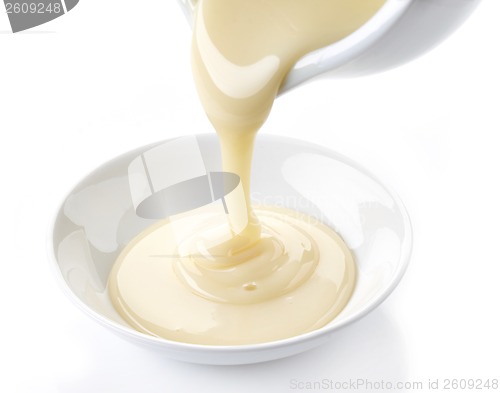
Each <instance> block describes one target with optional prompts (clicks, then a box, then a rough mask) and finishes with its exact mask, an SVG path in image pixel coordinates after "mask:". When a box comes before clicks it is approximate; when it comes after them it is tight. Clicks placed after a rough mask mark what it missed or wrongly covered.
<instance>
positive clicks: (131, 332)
mask: <svg viewBox="0 0 500 393" xmlns="http://www.w3.org/2000/svg"><path fill="white" fill-rule="evenodd" d="M183 136H188V135H183ZM189 136H192V135H189ZM194 136H213V137H216V134H215V133H213V134H212V133H202V134H194ZM176 138H178V137H173V138H167V139H165V140H162V141H158V142H155V143H150V144H146V145H143V146H141V147H139V148H136V149H132V150H129V151H127V152H125V153H122V154H120V155H118V156H116V157H113V158H111V159H109V160H108V161H106V162H104V163H102V164H100V165H99V166H97V167H95V168H94V169H92V170H91V171H90V172H88V173H87V174H86V175H85V176H84V177H83V178H81V179H79V180H78V181H77V182H75V183H74V184H73V186H72V187H71V188H70V189H69V191H67V192H66V193H65V194H64V197H63V198H61V201H60V202H59V203H58V204H57V208H56V212H55V214H53V218H52V221H51V222H50V224H49V228H48V233H47V241H46V245H47V253H48V262H49V264H50V268H51V270H53V272H54V277H55V279H56V281H57V284H58V286H59V287H60V288H61V290H62V292H63V293H64V294H65V295H66V297H67V298H68V299H69V300H70V301H71V302H72V303H73V304H74V305H75V306H77V308H79V309H80V310H81V311H82V312H83V313H84V314H86V315H88V316H89V317H91V318H92V319H93V320H94V321H96V322H98V323H99V324H100V325H101V326H104V327H106V328H108V329H111V330H113V331H115V332H116V333H119V334H121V335H125V336H129V337H131V338H133V339H135V340H140V341H142V342H144V343H146V344H149V345H154V346H156V347H158V346H161V347H163V348H165V349H167V348H168V349H176V350H181V351H182V350H185V351H193V350H197V351H202V352H205V353H211V352H213V353H217V354H222V353H228V354H229V353H236V352H237V353H242V352H247V353H248V352H258V351H267V350H275V349H279V348H284V347H290V346H294V345H300V344H302V343H304V342H308V341H314V340H315V339H320V338H322V337H324V336H328V335H330V334H331V333H333V332H335V331H337V330H340V329H342V328H344V327H346V326H348V325H350V324H352V323H354V322H356V321H358V320H360V319H361V318H363V317H365V316H366V315H368V314H369V313H370V312H372V311H373V310H374V309H376V308H377V307H378V306H379V305H380V304H382V303H383V302H384V301H385V300H386V299H387V297H388V296H389V295H390V294H391V293H392V292H393V291H394V289H395V288H396V287H397V286H398V284H399V283H400V281H401V279H402V278H403V276H404V274H405V272H406V270H407V268H408V265H409V262H410V257H411V252H412V247H413V228H412V224H411V220H410V216H409V214H408V211H407V209H406V207H405V205H404V204H403V202H402V200H401V198H400V197H399V195H398V194H397V193H396V192H395V191H394V190H393V189H392V188H390V187H388V186H387V185H386V184H385V183H384V182H382V181H380V179H379V178H378V177H377V176H376V175H374V174H373V173H372V172H371V171H369V170H368V169H366V168H364V167H363V166H362V165H360V164H358V163H357V162H356V161H354V160H353V159H351V158H349V157H347V156H345V155H343V154H341V153H338V152H336V151H334V150H331V149H329V148H327V147H325V146H321V145H318V144H316V143H312V142H308V141H304V140H301V139H297V138H291V137H286V136H280V135H273V134H262V135H261V134H258V138H259V139H262V138H265V139H279V140H281V141H284V142H286V143H293V144H301V145H302V146H303V145H307V146H309V147H311V148H314V149H316V150H317V151H319V152H322V153H325V154H327V155H330V156H332V155H333V156H335V158H337V159H339V160H341V161H342V162H344V163H345V164H347V165H348V166H350V167H352V168H354V169H356V170H357V171H359V172H361V173H363V174H364V175H366V176H368V177H370V178H371V179H372V180H374V181H375V182H376V183H377V184H378V185H379V186H380V187H382V188H383V189H384V190H385V191H386V192H387V193H388V194H389V195H390V196H391V198H392V199H393V200H394V202H395V204H396V206H397V208H398V209H399V211H400V212H401V216H402V218H403V223H404V229H405V237H404V240H403V242H402V244H401V256H400V258H399V261H400V263H399V264H398V266H397V269H396V271H395V273H394V274H393V276H392V277H391V281H390V282H389V284H387V287H386V288H385V289H384V290H383V292H382V293H381V294H380V295H379V296H378V297H377V298H375V299H373V300H372V301H370V302H368V303H367V305H366V306H365V307H363V308H361V309H360V310H358V311H356V312H355V313H353V314H352V315H351V316H349V317H347V318H345V319H343V320H342V321H341V322H339V323H337V324H334V325H333V326H332V325H331V323H332V322H333V321H335V319H334V320H333V321H331V322H330V323H328V324H327V325H325V326H323V327H321V328H319V329H316V330H313V331H310V332H307V333H303V334H300V335H297V336H293V337H289V338H285V339H281V340H275V341H269V342H263V343H257V344H243V345H204V344H191V343H185V342H180V341H173V340H167V339H164V338H161V337H155V336H151V335H148V334H145V333H141V332H139V331H137V330H135V329H133V328H131V327H128V326H123V325H121V324H119V323H117V322H115V321H112V320H111V319H109V318H107V317H104V316H102V315H101V314H99V313H97V312H96V311H94V310H93V309H92V308H90V307H89V306H88V305H86V304H85V303H84V302H83V301H82V300H80V298H78V296H77V295H76V294H75V293H74V292H73V291H72V290H71V289H70V287H69V286H68V284H67V282H66V280H65V279H64V277H63V274H62V272H61V270H60V268H59V267H58V262H57V257H56V253H55V249H54V238H53V235H54V230H55V227H56V222H57V218H58V216H59V214H60V212H61V210H62V209H63V208H64V203H65V202H66V200H67V198H68V196H69V195H71V193H72V192H73V191H74V190H75V188H77V187H78V185H79V184H81V183H82V182H83V181H84V180H85V179H88V178H89V177H91V176H92V175H93V174H95V173H96V172H97V171H98V170H99V169H100V168H102V167H103V166H106V165H109V164H111V162H112V161H114V160H117V159H119V158H121V157H123V156H126V155H129V154H130V153H132V152H133V151H134V150H141V149H145V148H147V147H148V146H155V145H157V144H161V143H164V142H167V141H169V140H172V139H176Z"/></svg>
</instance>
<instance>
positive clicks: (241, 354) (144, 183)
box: [50, 134, 411, 364]
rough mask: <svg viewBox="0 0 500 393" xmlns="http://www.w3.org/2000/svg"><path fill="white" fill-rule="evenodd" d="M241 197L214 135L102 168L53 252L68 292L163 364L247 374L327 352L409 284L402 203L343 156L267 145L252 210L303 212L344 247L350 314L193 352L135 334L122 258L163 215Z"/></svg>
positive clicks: (75, 204)
mask: <svg viewBox="0 0 500 393" xmlns="http://www.w3.org/2000/svg"><path fill="white" fill-rule="evenodd" d="M220 179H226V181H219V180H220ZM228 179H229V180H228ZM228 185H229V186H228ZM236 187H237V180H235V179H234V178H232V177H231V175H230V174H225V173H224V172H223V171H222V168H221V163H220V151H219V144H218V140H217V137H216V135H215V134H207V135H198V136H190V137H182V138H176V139H172V140H168V141H165V142H161V143H158V144H154V145H150V146H146V147H143V148H140V149H137V150H135V151H132V152H129V153H126V154H124V155H122V156H120V157H117V158H115V159H114V160H112V161H110V162H108V163H106V164H104V165H102V166H101V167H99V168H98V169H97V170H95V171H93V172H92V173H91V174H90V175H88V176H87V177H86V178H85V179H83V180H82V181H81V182H80V183H79V184H78V185H77V186H76V187H75V188H74V189H73V190H72V191H71V192H70V193H69V195H68V196H67V197H66V198H65V200H64V202H63V203H62V206H61V207H60V209H59V211H58V213H57V216H56V219H55V223H54V227H53V232H52V238H51V245H50V249H51V250H52V251H53V260H54V262H55V267H56V271H57V275H58V277H59V278H61V282H62V283H63V287H64V289H65V292H66V293H67V294H68V296H69V297H70V298H71V299H72V300H73V301H74V302H75V303H76V304H77V305H78V306H79V307H80V308H81V309H82V310H83V311H84V312H85V313H86V314H87V315H89V316H90V317H92V318H93V319H95V320H96V321H97V322H99V323H100V324H102V325H103V326H105V327H107V328H109V329H111V330H112V331H113V332H115V333H117V334H119V335H120V336H122V337H123V338H126V339H127V340H129V341H131V342H134V343H136V344H139V345H142V346H146V347H148V348H151V349H153V350H157V351H160V352H162V353H164V354H165V356H168V357H170V358H173V359H178V360H183V361H189V362H194V363H206V364H245V363H256V362H262V361H267V360H272V359H278V358H282V357H286V356H290V355H293V354H297V353H299V352H302V351H305V350H308V349H310V348H313V347H315V346H317V345H320V344H321V343H323V342H325V341H326V340H328V339H329V337H330V336H331V335H332V334H333V333H334V332H335V331H336V330H337V329H339V328H340V327H342V326H345V325H347V324H350V323H352V322H354V321H355V320H357V319H359V318H361V317H362V316H364V315H366V314H367V313H368V312H370V311H371V310H373V309H374V308H375V307H376V306H378V305H379V304H380V303H381V302H382V301H383V300H384V299H385V298H386V297H387V296H388V295H389V294H390V293H391V292H392V290H393V289H394V288H395V287H396V285H397V284H398V283H399V281H400V279H401V278H402V276H403V273H404V271H405V268H406V266H407V264H408V262H409V257H410V251H411V225H410V221H409V218H408V215H407V213H406V210H405V208H404V206H403V204H402V203H401V201H400V200H399V199H398V197H397V196H395V195H394V194H393V193H392V192H390V191H389V190H388V189H387V188H386V187H385V186H383V185H382V184H381V183H380V182H379V181H378V180H377V179H376V178H375V177H373V176H372V175H371V174H370V173H369V172H367V171H366V170H364V169H363V168H360V167H359V166H358V165H357V164H355V163H353V162H351V161H350V160H349V159H347V158H345V157H343V156H341V155H339V154H336V153H334V152H332V151H329V150H327V149H325V148H323V147H319V146H316V145H312V144H309V143H305V142H302V141H297V140H293V139H288V138H283V137H275V136H268V135H259V136H258V138H257V141H256V145H255V156H254V165H253V171H252V200H253V202H254V203H257V204H264V205H277V206H282V207H286V208H291V209H295V210H299V211H301V212H303V213H305V214H308V215H309V216H312V217H313V218H315V219H318V220H320V221H322V222H324V223H326V224H328V225H329V226H331V227H332V228H333V229H335V230H336V231H337V232H338V233H339V234H340V235H341V236H342V237H343V239H344V240H345V242H346V243H347V245H348V246H349V248H350V249H351V250H352V252H353V254H354V256H355V258H356V262H357V266H358V282H357V285H356V289H355V291H354V294H353V296H352V298H351V300H350V301H349V303H348V305H347V306H346V308H345V309H344V310H343V311H342V312H341V314H340V315H339V316H338V317H337V318H336V319H334V320H333V321H332V322H330V323H329V324H327V325H326V326H324V327H323V328H321V329H318V330H316V331H313V332H310V333H306V334H303V335H300V336H296V337H292V338H289V339H285V340H280V341H274V342H269V343H262V344H255V345H239V346H206V345H194V344H186V343H180V342H173V341H168V340H165V339H161V338H157V337H152V336H148V335H146V334H142V333H139V332H137V331H136V330H134V329H132V328H131V327H129V326H128V325H127V323H126V322H125V321H124V320H123V319H122V318H121V317H120V316H119V315H118V314H117V312H116V311H115V310H114V308H113V306H112V305H111V302H110V300H109V297H108V294H107V290H106V285H107V281H108V276H109V274H110V270H111V268H112V266H113V263H114V262H115V260H116V258H117V256H118V255H119V253H120V252H121V250H122V249H123V248H124V247H125V246H126V245H127V244H128V242H129V241H130V240H131V239H133V238H134V237H135V236H136V235H138V234H139V233H140V232H142V231H143V230H144V229H145V228H147V227H148V226H150V225H152V224H154V223H155V222H157V221H158V220H159V219H161V218H163V217H164V216H165V214H175V213H178V212H181V211H186V210H189V209H192V208H195V207H198V206H200V205H204V204H209V203H215V202H216V201H217V200H219V199H221V198H224V195H225V194H227V193H228V192H231V191H233V190H234V189H235V188H236ZM172 190H175V192H173V191H172Z"/></svg>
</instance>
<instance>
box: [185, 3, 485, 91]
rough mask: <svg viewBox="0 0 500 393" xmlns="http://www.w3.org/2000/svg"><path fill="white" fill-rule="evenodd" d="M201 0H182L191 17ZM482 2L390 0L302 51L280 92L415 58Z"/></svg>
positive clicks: (461, 21) (395, 64) (445, 34)
mask: <svg viewBox="0 0 500 393" xmlns="http://www.w3.org/2000/svg"><path fill="white" fill-rule="evenodd" d="M196 1H197V0H178V2H179V4H180V5H181V7H182V9H183V11H184V13H185V15H186V17H187V19H188V21H189V22H190V23H191V22H192V17H193V11H194V6H195V4H196ZM367 1H370V0H367ZM479 2H480V0H387V1H386V3H385V4H384V6H383V7H382V8H381V9H380V10H379V11H378V12H377V13H376V14H375V15H374V16H373V18H371V19H370V20H369V21H368V22H367V23H366V24H364V25H363V26H362V27H361V28H359V29H358V30H357V31H355V32H354V33H352V34H351V35H349V36H347V37H346V38H344V39H342V40H340V41H338V42H335V43H333V44H331V45H328V46H326V47H324V48H321V49H318V50H316V51H314V52H311V53H309V54H307V55H305V56H304V57H302V58H301V59H300V60H299V61H298V62H297V63H296V65H295V67H294V68H293V69H292V70H291V71H290V73H289V74H288V76H287V78H286V80H285V81H284V83H283V84H282V86H281V89H280V92H279V94H283V93H285V92H287V91H289V90H290V89H292V88H294V87H296V86H298V85H299V84H301V83H303V82H305V81H307V80H310V79H312V78H316V77H334V78H339V77H353V76H361V75H367V74H371V73H376V72H380V71H384V70H388V69H391V68H394V67H396V66H399V65H401V64H404V63H406V62H408V61H410V60H413V59H415V58H417V57H419V56H420V55H422V54H424V53H425V52H427V51H428V50H430V49H432V48H433V47H435V46H436V45H437V44H439V43H440V42H441V41H443V40H444V39H445V38H446V37H447V36H449V35H450V34H451V33H453V32H454V31H455V30H456V29H457V28H458V27H459V26H460V25H461V24H462V23H463V22H464V21H465V20H466V19H467V17H468V16H469V15H470V14H471V13H472V12H473V11H474V9H475V8H476V6H477V5H478V4H479Z"/></svg>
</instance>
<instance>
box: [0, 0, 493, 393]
mask: <svg viewBox="0 0 500 393" xmlns="http://www.w3.org/2000/svg"><path fill="white" fill-rule="evenodd" d="M1 12H2V13H0V135H1V142H0V182H1V183H0V187H1V193H0V239H1V240H0V245H1V248H0V250H1V254H0V261H1V262H0V263H1V274H0V313H1V314H0V318H1V319H0V332H1V334H0V359H1V360H2V365H1V368H0V391H1V392H22V393H28V392H29V393H35V392H36V393H54V392H60V393H80V392H81V393H87V392H88V393H90V392H92V393H101V392H102V393H113V392H120V393H128V392H141V393H142V392H145V393H149V392H151V393H156V392H195V391H203V392H208V391H217V392H252V393H255V392H256V391H262V392H289V391H298V390H297V389H295V390H294V389H292V388H293V380H297V381H313V380H321V379H323V378H327V379H332V380H336V381H342V380H348V379H349V378H371V379H374V380H386V381H391V380H392V381H399V380H401V381H413V380H417V381H418V380H422V381H427V380H428V379H429V378H432V379H435V378H441V379H442V380H443V379H445V378H483V379H486V378H499V377H500V357H499V352H500V339H499V332H500V322H499V317H498V314H499V306H498V303H499V300H500V289H499V288H500V285H499V280H500V227H499V224H500V187H499V186H498V184H499V175H498V171H499V168H500V154H499V151H498V150H499V138H498V135H499V132H500V114H499V103H500V75H499V70H500V56H499V43H498V42H499V37H500V23H499V19H498V18H499V15H500V2H499V1H497V0H484V2H483V3H482V4H481V5H480V7H479V9H478V10H477V11H476V13H475V14H474V15H473V16H472V17H471V19H470V20H469V21H468V22H467V23H466V24H465V25H464V26H463V27H462V28H461V29H460V30H459V31H458V32H457V33H456V34H455V35H454V36H453V37H451V38H450V39H449V40H448V41H446V42H445V43H444V44H443V45H441V46H440V47H439V48H438V49H436V50H434V51H433V52H431V53H430V54H428V55H426V56H424V57H422V58H420V59H419V60H417V61H414V62H413V63H411V64H409V65H407V66H404V67H402V68H399V69H397V70H393V71H390V72H387V73H385V74H381V75H377V76H371V77H367V78H363V79H353V80H339V81H322V82H315V83H312V84H309V85H307V86H305V87H303V88H300V89H297V90H295V91H294V92H292V93H290V94H288V95H286V96H283V97H281V98H279V99H278V100H277V102H276V104H275V109H274V111H273V113H272V115H271V118H270V119H269V122H268V123H267V124H266V125H265V127H264V129H263V130H262V132H263V133H272V134H279V135H289V136H292V137H296V138H301V139H307V140H309V141H311V142H315V143H319V144H322V145H326V146H329V147H331V148H332V149H335V150H337V151H339V152H341V153H343V154H346V155H348V156H351V157H352V158H354V159H356V160H357V161H359V162H361V163H362V164H363V165H364V166H366V167H369V168H370V169H371V170H372V171H373V172H375V173H377V174H378V175H379V176H380V177H381V178H383V179H385V181H386V182H387V183H388V184H389V185H391V186H392V188H394V189H395V190H397V191H398V193H399V194H400V196H401V197H402V199H403V200H404V201H405V203H406V205H407V207H408V210H409V212H410V215H411V217H412V220H413V225H414V229H415V247H414V253H413V258H412V262H411V265H410V268H409V270H408V272H407V274H406V276H405V278H404V279H403V281H402V283H401V285H400V286H399V287H398V289H397V290H396V291H395V292H394V293H393V294H392V295H391V297H390V298H389V299H388V300H387V301H386V302H385V303H384V304H383V305H382V307H380V309H378V310H377V311H375V312H374V313H372V314H371V315H369V316H368V317H366V318H365V319H363V320H362V321H360V322H358V323H357V324H356V325H354V326H352V327H350V328H348V329H345V330H343V331H342V332H339V333H338V334H337V335H336V336H335V337H334V339H333V340H332V341H331V342H330V343H329V344H328V345H326V346H323V347H322V348H319V349H316V350H313V351H310V352H307V353H305V354H302V355H299V356H296V357H293V358H290V359H285V360H281V361H275V362H271V363H267V364H261V365H252V366H244V367H207V366H197V365H190V364H183V363H178V362H175V361H170V360H167V359H165V358H161V357H158V356H156V355H152V354H150V353H148V352H147V351H145V350H142V349H139V348H136V347H134V346H131V345H130V344H128V343H126V342H124V341H122V340H121V339H119V338H117V337H115V336H113V335H112V334H111V333H109V332H107V331H106V330H104V329H103V328H101V327H100V326H97V325H96V324H95V323H94V322H93V321H91V320H89V319H88V318H87V317H86V316H85V315H83V314H82V313H81V312H80V311H79V310H77V309H76V308H75V307H74V306H73V305H72V304H71V303H70V302H69V301H68V300H67V299H66V298H65V297H64V295H63V294H62V292H61V291H60V289H59V287H58V286H57V285H56V281H55V279H54V277H53V276H52V272H51V270H50V268H49V263H48V261H47V253H46V239H47V236H48V228H49V225H50V222H51V220H52V216H53V213H54V212H55V209H56V207H57V205H58V203H59V201H60V200H61V199H62V197H63V196H64V195H65V193H66V192H67V191H68V190H69V189H70V188H71V187H72V185H73V184H74V183H75V182H76V181H78V180H79V179H80V178H81V177H83V176H84V175H85V174H86V173H87V172H89V171H90V170H92V169H93V168H95V167H96V166H98V165H100V164H101V163H103V162H105V161H107V160H108V159H110V158H112V157H114V156H116V155H118V154H120V153H122V152H125V151H128V150H131V149H133V148H135V147H137V146H142V145H145V144H148V143H150V142H154V141H158V140H162V139H165V138H168V137H171V136H177V135H184V134H193V133H200V132H210V126H209V124H208V122H207V120H206V119H205V117H204V114H203V111H202V109H201V107H200V105H199V104H198V101H197V97H196V95H195V92H194V87H193V83H192V81H191V76H190V70H189V43H190V37H189V29H188V27H187V25H186V24H185V22H184V20H183V18H182V15H181V12H180V10H179V9H178V8H177V5H176V3H175V2H173V1H171V0H163V1H159V0H142V1H130V0H106V1H98V0H82V1H81V2H80V4H79V5H78V6H77V7H76V8H75V9H74V10H73V11H71V12H70V13H68V15H65V16H63V17H61V18H59V19H57V20H55V21H53V22H50V23H48V24H46V25H43V26H40V27H38V28H35V29H32V30H30V31H27V32H25V33H19V34H12V33H10V32H9V31H8V30H9V26H8V23H7V18H6V14H4V13H3V8H2V11H1ZM303 391H304V390H303Z"/></svg>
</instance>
